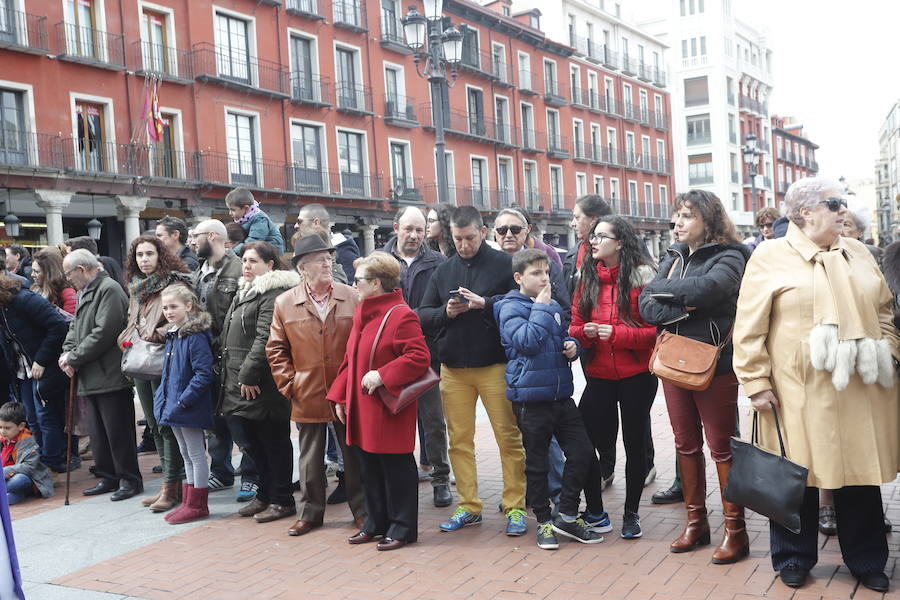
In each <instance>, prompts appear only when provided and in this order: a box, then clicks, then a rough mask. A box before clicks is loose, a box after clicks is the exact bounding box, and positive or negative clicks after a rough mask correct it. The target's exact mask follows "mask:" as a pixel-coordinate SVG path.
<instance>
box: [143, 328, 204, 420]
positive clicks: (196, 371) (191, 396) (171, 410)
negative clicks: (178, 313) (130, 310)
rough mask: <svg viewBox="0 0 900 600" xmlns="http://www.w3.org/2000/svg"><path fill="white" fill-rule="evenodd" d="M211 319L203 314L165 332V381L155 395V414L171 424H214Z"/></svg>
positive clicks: (163, 380)
mask: <svg viewBox="0 0 900 600" xmlns="http://www.w3.org/2000/svg"><path fill="white" fill-rule="evenodd" d="M211 323H212V318H211V317H210V316H209V313H205V312H203V313H200V314H199V315H197V316H196V317H194V318H193V319H191V320H189V321H188V322H187V323H185V324H184V325H182V326H181V327H179V328H178V329H177V330H175V331H170V332H168V333H166V356H165V362H164V363H163V374H162V381H161V382H160V385H159V387H158V388H157V389H156V394H155V395H154V397H153V414H154V415H155V416H156V420H157V421H158V422H159V424H160V425H168V426H169V427H197V428H201V429H212V427H213V418H212V412H213V384H214V382H215V377H216V376H215V373H213V353H212V334H210V331H209V329H210V326H211Z"/></svg>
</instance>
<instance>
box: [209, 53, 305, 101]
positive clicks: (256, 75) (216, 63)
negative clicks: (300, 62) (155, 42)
mask: <svg viewBox="0 0 900 600" xmlns="http://www.w3.org/2000/svg"><path fill="white" fill-rule="evenodd" d="M192 57H193V65H194V77H195V78H197V79H199V80H200V81H208V82H211V83H217V84H219V85H222V86H224V87H227V88H232V89H237V90H241V91H246V92H251V93H254V94H261V95H263V96H268V97H270V98H290V97H291V91H290V73H288V71H287V70H285V69H284V68H283V67H282V66H281V65H280V64H279V63H276V62H271V61H267V60H260V59H258V58H254V57H247V56H245V55H241V56H238V55H237V54H235V53H230V52H228V50H227V49H224V50H223V49H220V48H217V47H216V46H214V45H213V44H210V43H209V42H200V43H198V44H194V51H193V52H192Z"/></svg>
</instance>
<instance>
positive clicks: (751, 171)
mask: <svg viewBox="0 0 900 600" xmlns="http://www.w3.org/2000/svg"><path fill="white" fill-rule="evenodd" d="M744 141H745V142H746V143H745V144H744V147H743V148H741V152H742V153H743V155H744V163H746V165H747V174H748V175H749V176H750V209H751V210H752V211H753V215H754V218H755V216H756V157H757V156H759V151H758V150H757V149H756V141H757V138H756V136H755V135H754V134H752V133H748V134H747V137H745V138H744Z"/></svg>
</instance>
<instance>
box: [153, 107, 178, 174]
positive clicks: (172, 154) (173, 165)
mask: <svg viewBox="0 0 900 600" xmlns="http://www.w3.org/2000/svg"><path fill="white" fill-rule="evenodd" d="M159 112H160V114H162V117H163V119H165V120H167V121H168V125H167V126H166V127H165V129H164V138H163V139H164V140H165V139H166V136H167V137H168V142H167V143H168V144H169V148H167V149H166V150H168V153H169V156H168V157H166V156H160V154H159V142H152V141H151V142H150V149H151V163H150V164H151V172H152V173H153V174H154V175H155V176H157V177H174V178H178V179H182V178H184V174H185V173H186V171H185V164H184V121H183V119H182V113H181V109H179V108H171V107H167V106H161V107H160V108H159ZM166 173H168V174H166Z"/></svg>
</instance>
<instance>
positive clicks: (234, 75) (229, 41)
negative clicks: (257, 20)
mask: <svg viewBox="0 0 900 600" xmlns="http://www.w3.org/2000/svg"><path fill="white" fill-rule="evenodd" d="M248 39H249V36H248V33H247V22H246V21H242V20H241V19H235V18H233V17H229V16H227V15H222V14H217V15H216V44H217V46H216V58H217V63H218V65H217V66H218V69H219V76H220V77H224V78H226V79H232V80H234V81H237V82H240V83H246V84H250V83H251V81H250V44H249V42H248Z"/></svg>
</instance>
